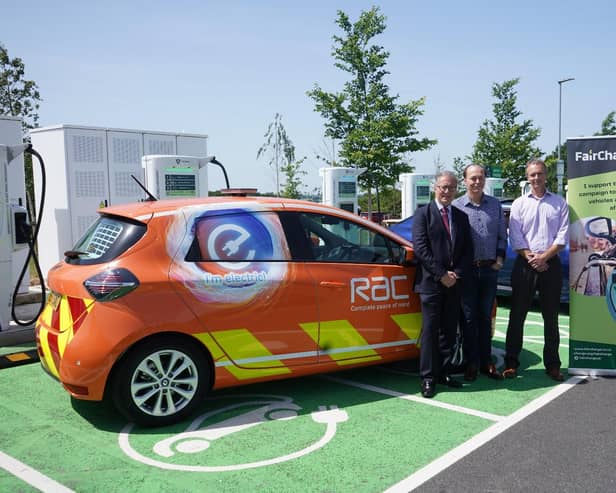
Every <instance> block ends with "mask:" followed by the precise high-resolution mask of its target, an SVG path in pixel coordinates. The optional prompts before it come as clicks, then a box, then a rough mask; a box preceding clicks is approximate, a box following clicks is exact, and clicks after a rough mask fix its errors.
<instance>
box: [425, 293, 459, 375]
mask: <svg viewBox="0 0 616 493" xmlns="http://www.w3.org/2000/svg"><path fill="white" fill-rule="evenodd" d="M419 297H420V299H421V315H422V322H421V336H420V344H421V346H420V348H419V376H420V377H421V379H422V380H425V379H438V378H439V377H442V376H445V375H447V373H448V372H449V369H450V367H451V350H452V348H453V345H454V343H455V341H456V330H457V327H458V320H459V315H460V289H459V285H456V286H454V287H452V288H449V289H442V290H441V291H440V292H438V293H421V294H420V295H419Z"/></svg>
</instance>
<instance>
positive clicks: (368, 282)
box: [351, 276, 410, 303]
mask: <svg viewBox="0 0 616 493" xmlns="http://www.w3.org/2000/svg"><path fill="white" fill-rule="evenodd" d="M409 287H410V286H409V280H408V277H407V276H391V277H386V276H375V277H354V278H352V279H351V303H355V302H356V301H357V300H364V301H368V302H370V301H390V300H408V299H409V295H408V291H409Z"/></svg>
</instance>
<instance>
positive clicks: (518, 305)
mask: <svg viewBox="0 0 616 493" xmlns="http://www.w3.org/2000/svg"><path fill="white" fill-rule="evenodd" d="M562 279H563V278H562V267H561V265H560V259H559V258H558V256H555V257H553V258H551V259H550V261H549V262H548V270H547V271H545V272H537V271H536V270H534V269H533V268H532V267H530V265H528V262H527V261H526V259H524V258H523V257H521V256H519V255H518V257H516V259H515V262H514V264H513V270H512V272H511V288H512V293H511V312H510V313H509V325H508V326H507V343H506V355H505V365H506V366H507V368H517V367H518V366H520V359H519V358H520V352H521V351H522V339H523V337H524V322H525V321H526V315H527V314H528V310H529V309H530V306H531V304H532V302H533V297H534V295H535V291H538V292H539V303H540V305H541V315H542V316H543V335H544V339H545V343H544V346H543V364H544V365H545V367H546V368H552V367H560V357H559V355H558V346H559V344H560V333H559V332H558V309H559V307H560V290H561V288H562Z"/></svg>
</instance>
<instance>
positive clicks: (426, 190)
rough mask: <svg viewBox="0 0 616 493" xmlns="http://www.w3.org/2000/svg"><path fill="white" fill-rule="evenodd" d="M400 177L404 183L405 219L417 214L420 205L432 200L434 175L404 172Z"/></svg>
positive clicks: (403, 207)
mask: <svg viewBox="0 0 616 493" xmlns="http://www.w3.org/2000/svg"><path fill="white" fill-rule="evenodd" d="M399 179H400V183H401V184H402V190H401V192H402V193H401V195H402V197H401V199H402V219H404V218H407V217H409V216H412V215H413V214H415V210H417V208H418V207H420V206H422V205H426V204H427V203H428V202H430V192H431V191H432V182H433V181H434V175H426V174H421V173H402V174H401V175H400V176H399Z"/></svg>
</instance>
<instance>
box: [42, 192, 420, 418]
mask: <svg viewBox="0 0 616 493" xmlns="http://www.w3.org/2000/svg"><path fill="white" fill-rule="evenodd" d="M99 213H100V217H99V219H98V220H97V221H96V222H95V223H94V224H93V225H92V226H91V227H90V229H89V230H88V231H87V232H86V234H85V235H84V236H83V238H81V239H80V240H79V242H78V243H77V244H76V245H75V247H74V250H72V251H68V252H65V259H64V260H63V261H62V262H60V263H58V264H56V265H55V266H54V267H53V268H52V269H51V270H50V272H49V276H48V284H49V288H50V291H51V292H50V296H49V298H48V301H47V305H46V307H45V309H44V311H43V312H42V313H41V315H40V317H39V319H38V321H37V324H36V339H37V345H38V351H39V355H40V358H41V362H42V365H43V367H44V368H45V369H46V370H47V371H48V372H49V373H50V374H51V375H53V376H54V377H56V378H57V379H59V380H60V382H62V385H63V386H64V387H65V388H66V390H67V391H68V392H70V394H71V395H72V396H73V397H75V398H77V399H86V400H95V401H97V400H102V399H103V398H105V397H109V398H111V399H112V400H113V402H114V404H115V406H116V407H117V409H118V410H119V411H120V412H121V413H122V414H123V415H124V416H125V417H127V418H128V419H130V420H131V421H134V422H136V423H139V424H141V425H145V426H158V425H166V424H171V423H174V422H176V421H179V420H181V419H183V418H184V417H186V416H187V415H189V414H190V413H191V412H192V411H193V410H194V409H195V407H196V406H198V405H200V404H202V402H203V400H204V398H205V396H206V394H207V393H208V391H210V390H211V389H220V388H223V387H230V386H235V385H243V384H246V383H252V382H261V381H266V380H273V379H278V378H286V377H293V376H302V375H308V374H312V373H317V372H327V371H333V370H340V369H346V368H350V367H354V366H360V365H369V364H379V363H385V362H390V361H393V360H400V359H405V358H413V357H417V355H418V349H417V345H416V344H417V339H418V335H419V331H420V328H421V314H420V306H419V299H418V297H417V295H415V294H414V293H413V292H412V283H413V279H414V276H415V268H414V267H413V266H412V265H411V262H410V261H411V260H412V257H413V250H412V246H411V244H410V243H409V242H407V241H406V240H404V239H402V238H400V237H399V236H397V235H395V234H394V233H392V232H390V231H389V230H387V229H385V228H382V227H380V226H378V225H376V224H374V223H373V222H369V221H367V220H364V219H361V218H360V217H358V216H355V215H353V214H350V213H347V212H345V211H342V210H340V209H336V208H332V207H328V206H324V205H320V204H315V203H310V202H302V201H296V200H286V199H279V198H271V197H270V198H265V197H217V198H207V199H186V200H165V201H154V202H141V203H136V204H129V205H123V206H115V207H108V208H105V209H101V210H100V211H99Z"/></svg>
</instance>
